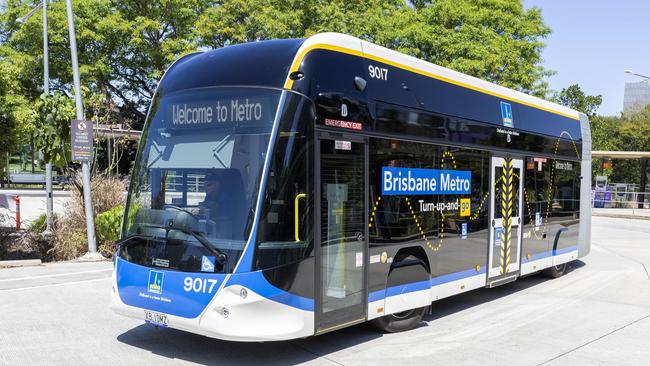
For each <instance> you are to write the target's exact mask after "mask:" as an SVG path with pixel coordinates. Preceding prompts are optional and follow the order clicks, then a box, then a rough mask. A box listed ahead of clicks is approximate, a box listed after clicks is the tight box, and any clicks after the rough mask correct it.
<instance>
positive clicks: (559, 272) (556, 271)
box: [542, 263, 568, 278]
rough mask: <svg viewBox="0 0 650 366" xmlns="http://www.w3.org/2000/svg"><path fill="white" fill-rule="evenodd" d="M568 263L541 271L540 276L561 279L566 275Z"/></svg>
mask: <svg viewBox="0 0 650 366" xmlns="http://www.w3.org/2000/svg"><path fill="white" fill-rule="evenodd" d="M567 265H568V263H562V264H558V265H557V266H553V267H550V268H547V269H545V270H543V271H542V274H543V275H544V276H546V277H550V278H558V277H562V276H563V275H564V274H565V273H566V269H567Z"/></svg>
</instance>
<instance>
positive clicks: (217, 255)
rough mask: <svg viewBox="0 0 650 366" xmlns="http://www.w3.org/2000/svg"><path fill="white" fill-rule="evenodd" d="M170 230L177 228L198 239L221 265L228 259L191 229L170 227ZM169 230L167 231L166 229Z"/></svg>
mask: <svg viewBox="0 0 650 366" xmlns="http://www.w3.org/2000/svg"><path fill="white" fill-rule="evenodd" d="M170 230H178V231H180V232H182V233H185V234H189V235H192V236H193V237H194V239H196V240H198V241H199V243H201V244H202V245H203V246H204V247H206V248H207V249H208V250H209V251H211V252H212V253H214V255H215V260H216V261H217V262H219V264H221V266H222V267H223V266H224V264H225V263H226V261H227V260H228V256H226V253H224V252H222V251H221V250H220V249H217V248H216V247H214V246H213V245H212V243H210V242H209V241H208V240H206V239H205V238H204V237H203V236H201V235H199V234H197V233H195V232H194V231H192V230H187V229H178V228H170ZM167 232H169V231H167Z"/></svg>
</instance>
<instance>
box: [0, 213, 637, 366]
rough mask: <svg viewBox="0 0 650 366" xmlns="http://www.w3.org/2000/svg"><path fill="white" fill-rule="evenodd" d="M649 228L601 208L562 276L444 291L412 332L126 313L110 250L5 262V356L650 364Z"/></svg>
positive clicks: (82, 361)
mask: <svg viewBox="0 0 650 366" xmlns="http://www.w3.org/2000/svg"><path fill="white" fill-rule="evenodd" d="M649 238H650V225H648V223H647V221H643V220H628V219H618V218H606V217H594V218H593V232H592V240H593V243H592V251H591V253H590V254H589V255H588V256H587V257H585V258H583V259H582V260H581V261H578V262H576V265H575V266H574V269H573V270H572V271H571V272H570V273H568V274H566V275H565V276H563V277H561V278H558V279H547V278H543V277H541V276H530V277H527V278H523V279H519V280H517V281H516V282H514V283H511V284H507V285H503V286H500V287H496V288H493V289H479V290H475V291H472V292H469V293H466V294H463V295H459V296H455V297H452V298H448V299H444V300H441V301H438V302H436V303H435V304H434V311H433V314H432V315H428V316H426V317H425V321H423V322H422V323H421V324H420V326H419V327H418V328H416V329H414V330H411V331H408V332H403V333H394V334H382V333H380V332H378V331H376V330H374V329H373V328H371V327H370V326H368V325H365V324H362V325H358V326H354V327H351V328H347V329H343V330H340V331H336V332H332V333H328V334H325V335H322V336H318V337H311V338H306V339H300V340H293V341H285V342H272V343H234V342H226V341H220V340H216V339H211V338H207V337H203V336H199V335H194V334H191V333H186V332H182V331H177V330H173V329H157V328H155V327H153V326H150V325H146V324H144V323H143V322H142V321H138V320H134V319H127V318H123V317H121V316H118V315H116V314H114V313H113V312H112V311H110V310H109V309H108V303H109V301H110V291H111V288H110V279H109V277H110V274H111V267H112V263H110V262H100V263H57V264H45V265H42V266H37V267H24V268H10V269H1V270H0V365H46V364H61V365H105V364H110V365H179V364H180V365H196V364H198V365H249V364H264V365H297V364H307V365H376V364H383V365H393V364H408V365H431V364H441V365H449V364H451V365H456V364H460V365H481V366H484V365H500V366H502V365H647V364H648V363H649V362H650V361H649V360H650V347H648V345H649V344H650V274H649V271H650V240H649ZM270 316H272V315H270Z"/></svg>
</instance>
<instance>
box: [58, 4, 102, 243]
mask: <svg viewBox="0 0 650 366" xmlns="http://www.w3.org/2000/svg"><path fill="white" fill-rule="evenodd" d="M65 4H66V8H67V12H68V31H69V33H70V55H71V56H72V79H73V82H74V97H75V98H74V99H75V107H76V109H77V119H78V120H84V111H83V103H82V101H81V86H80V84H81V82H80V80H79V64H78V62H77V37H76V36H75V31H74V17H73V15H72V0H66V2H65ZM81 177H82V181H83V194H84V208H85V211H86V230H87V231H88V253H89V254H95V253H97V243H96V242H95V219H94V217H93V216H94V215H93V204H92V198H91V195H90V167H89V164H88V162H87V161H84V162H82V163H81Z"/></svg>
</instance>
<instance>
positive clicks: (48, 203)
mask: <svg viewBox="0 0 650 366" xmlns="http://www.w3.org/2000/svg"><path fill="white" fill-rule="evenodd" d="M47 2H48V0H43V1H41V2H40V3H38V5H36V6H35V7H34V9H32V10H31V11H30V12H29V13H27V15H25V16H24V17H22V18H19V19H17V20H16V21H17V22H18V23H20V24H23V23H25V22H26V21H27V19H29V18H30V17H31V16H32V15H34V14H35V13H36V11H38V9H39V8H41V7H42V8H43V93H45V94H47V95H49V94H50V70H49V69H50V67H49V61H48V60H49V53H48V36H47ZM45 195H46V199H45V217H46V220H45V222H46V228H45V234H50V233H52V211H53V208H54V202H53V201H54V198H53V196H52V163H51V162H49V161H48V162H47V163H46V164H45Z"/></svg>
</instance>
